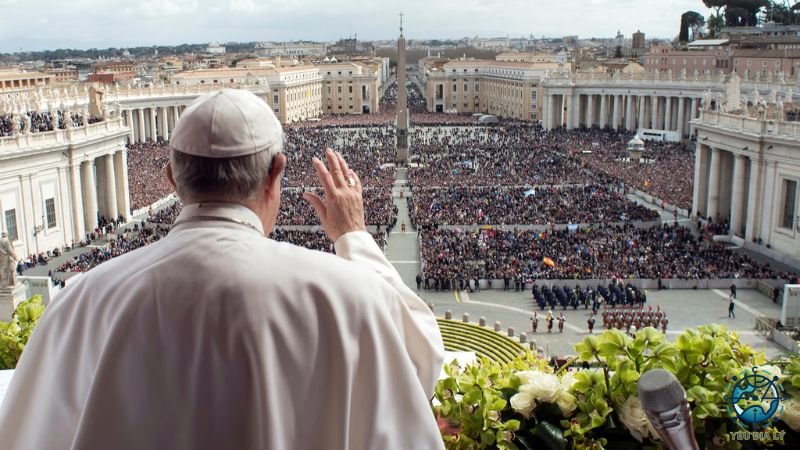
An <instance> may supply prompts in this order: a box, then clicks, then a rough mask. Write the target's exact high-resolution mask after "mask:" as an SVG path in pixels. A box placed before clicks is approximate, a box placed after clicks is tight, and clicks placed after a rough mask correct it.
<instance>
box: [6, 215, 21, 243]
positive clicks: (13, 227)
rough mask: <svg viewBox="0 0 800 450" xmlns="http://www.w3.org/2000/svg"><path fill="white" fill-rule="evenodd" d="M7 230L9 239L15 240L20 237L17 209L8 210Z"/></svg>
mask: <svg viewBox="0 0 800 450" xmlns="http://www.w3.org/2000/svg"><path fill="white" fill-rule="evenodd" d="M6 232H7V233H8V240H9V241H11V242H14V241H16V240H18V239H19V232H18V231H17V210H16V209H9V210H6Z"/></svg>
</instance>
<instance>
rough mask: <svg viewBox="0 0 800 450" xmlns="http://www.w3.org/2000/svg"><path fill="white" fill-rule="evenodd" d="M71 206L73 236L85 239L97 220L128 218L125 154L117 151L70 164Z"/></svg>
mask: <svg viewBox="0 0 800 450" xmlns="http://www.w3.org/2000/svg"><path fill="white" fill-rule="evenodd" d="M72 176H73V180H74V186H75V189H74V190H73V199H72V203H73V205H74V208H73V224H74V226H75V235H76V236H84V235H85V234H86V233H91V232H92V231H94V229H95V228H97V225H98V218H99V217H105V218H106V219H108V220H112V219H116V218H117V217H119V216H123V217H124V218H125V219H129V218H130V210H131V204H130V190H129V187H128V154H127V150H126V149H119V150H116V151H114V152H113V153H107V154H103V155H100V156H96V157H94V158H89V157H86V158H85V159H84V160H83V161H81V162H80V163H79V164H74V165H73V174H72Z"/></svg>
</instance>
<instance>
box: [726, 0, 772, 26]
mask: <svg viewBox="0 0 800 450" xmlns="http://www.w3.org/2000/svg"><path fill="white" fill-rule="evenodd" d="M726 3H727V6H726V8H725V22H726V24H727V25H728V26H733V27H736V26H749V27H754V26H756V25H758V15H759V13H761V9H762V8H766V7H768V6H769V5H770V2H769V0H728V1H727V2H726Z"/></svg>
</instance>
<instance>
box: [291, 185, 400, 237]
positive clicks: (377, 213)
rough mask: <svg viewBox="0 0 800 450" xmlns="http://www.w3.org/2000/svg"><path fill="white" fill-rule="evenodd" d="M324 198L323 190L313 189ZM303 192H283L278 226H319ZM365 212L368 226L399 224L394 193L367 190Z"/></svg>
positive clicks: (384, 190) (386, 190) (365, 192)
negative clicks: (393, 198)
mask: <svg viewBox="0 0 800 450" xmlns="http://www.w3.org/2000/svg"><path fill="white" fill-rule="evenodd" d="M312 191H313V192H316V193H317V194H318V195H319V196H320V197H323V193H322V190H321V189H313V190H312ZM303 192H304V191H302V190H296V189H293V190H290V189H284V190H283V192H281V210H280V213H279V215H278V225H319V217H317V214H316V213H315V212H314V208H312V207H311V204H310V203H308V201H306V200H305V199H304V198H303ZM363 193H364V212H365V215H366V223H367V225H388V226H390V227H393V226H394V225H395V223H396V222H397V207H396V206H394V204H393V203H392V191H391V190H389V189H383V188H365V189H364V191H363Z"/></svg>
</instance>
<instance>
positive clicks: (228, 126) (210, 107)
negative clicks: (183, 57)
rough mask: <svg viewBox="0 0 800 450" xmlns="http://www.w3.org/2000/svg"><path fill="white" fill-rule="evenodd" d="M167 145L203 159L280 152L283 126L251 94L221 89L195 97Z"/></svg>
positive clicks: (270, 110)
mask: <svg viewBox="0 0 800 450" xmlns="http://www.w3.org/2000/svg"><path fill="white" fill-rule="evenodd" d="M169 147H170V148H171V149H173V150H176V151H179V152H181V153H186V154H189V155H194V156H203V157H206V158H233V157H237V156H245V155H252V154H254V153H258V152H262V151H265V150H270V149H272V150H273V152H274V153H279V152H280V151H282V147H283V127H282V126H281V123H280V122H279V121H278V118H277V117H275V113H273V112H272V109H271V108H270V106H269V105H268V104H267V103H266V102H265V101H264V100H262V99H260V98H258V97H257V96H256V95H255V94H253V93H251V92H248V91H244V90H240V89H222V90H219V91H215V92H212V93H209V94H206V95H203V96H202V97H200V98H198V99H197V100H195V101H194V102H192V104H190V105H189V106H188V107H187V108H186V110H185V111H184V112H183V114H182V115H181V118H180V120H178V124H177V125H176V127H175V130H174V131H173V133H172V136H171V139H170V142H169Z"/></svg>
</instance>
